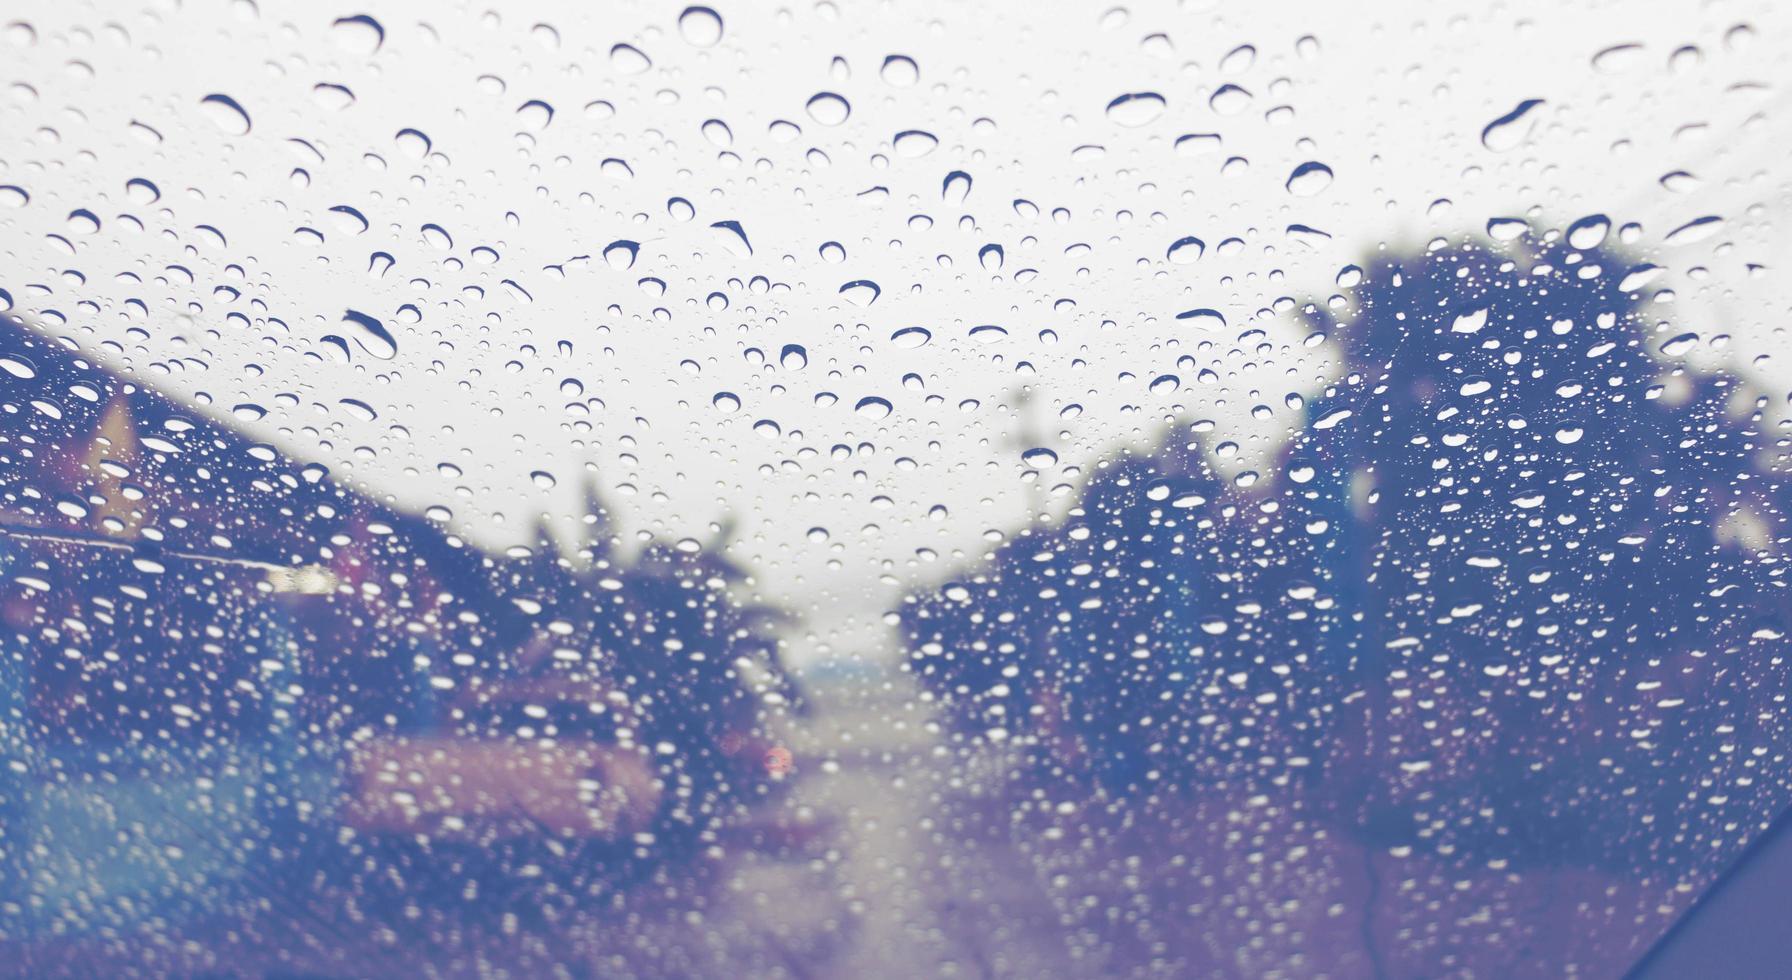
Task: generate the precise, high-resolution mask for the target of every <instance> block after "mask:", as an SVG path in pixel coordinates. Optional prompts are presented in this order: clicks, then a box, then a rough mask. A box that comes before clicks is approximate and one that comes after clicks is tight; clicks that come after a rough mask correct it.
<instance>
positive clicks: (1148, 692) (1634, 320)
mask: <svg viewBox="0 0 1792 980" xmlns="http://www.w3.org/2000/svg"><path fill="white" fill-rule="evenodd" d="M1601 227H1602V226H1601V225H1598V224H1597V223H1582V224H1580V225H1577V226H1576V229H1575V235H1574V237H1575V239H1576V240H1577V241H1578V242H1579V244H1580V245H1581V247H1579V248H1576V247H1575V246H1574V245H1571V244H1570V243H1569V241H1568V240H1567V238H1566V236H1564V235H1562V234H1560V233H1547V234H1545V233H1541V232H1539V233H1536V234H1532V235H1527V236H1524V237H1522V238H1520V239H1519V240H1517V241H1513V242H1510V243H1506V244H1495V243H1490V242H1487V241H1484V240H1480V239H1478V238H1470V239H1466V240H1464V241H1462V242H1460V243H1458V244H1444V243H1437V244H1434V246H1433V247H1431V248H1429V249H1427V250H1426V251H1424V252H1422V253H1419V254H1409V255H1402V256H1397V257H1386V258H1381V259H1377V260H1376V261H1373V262H1371V263H1367V264H1366V265H1367V268H1366V269H1356V268H1355V267H1352V268H1351V269H1348V270H1346V274H1345V276H1344V277H1341V284H1342V285H1345V286H1346V287H1348V288H1349V289H1350V292H1349V294H1348V295H1347V296H1345V297H1340V298H1339V299H1338V301H1337V302H1336V303H1334V304H1332V305H1331V306H1330V307H1329V308H1328V310H1327V311H1323V312H1322V311H1320V310H1318V308H1317V307H1315V308H1313V310H1312V312H1311V318H1312V319H1313V321H1314V323H1315V324H1316V325H1317V326H1318V327H1319V328H1320V329H1323V330H1325V331H1327V332H1328V333H1330V334H1331V335H1332V336H1333V338H1334V340H1335V342H1336V344H1337V349H1338V350H1339V352H1340V353H1341V355H1342V361H1343V363H1342V366H1341V370H1340V371H1339V372H1338V380H1337V381H1336V382H1335V383H1333V384H1332V385H1330V386H1329V387H1328V388H1327V390H1326V391H1325V393H1324V395H1323V397H1321V398H1319V399H1317V400H1316V401H1315V402H1314V403H1313V404H1312V405H1311V406H1310V407H1309V412H1308V423H1307V425H1306V427H1305V429H1304V430H1303V431H1302V432H1300V433H1298V434H1297V436H1296V438H1295V439H1294V440H1293V442H1292V444H1291V445H1290V447H1289V448H1288V450H1287V452H1286V453H1285V455H1284V456H1283V458H1282V462H1281V466H1280V472H1279V473H1278V474H1276V475H1275V476H1274V477H1273V478H1272V479H1269V480H1265V481H1263V482H1262V483H1261V484H1259V485H1256V486H1251V487H1240V486H1236V485H1232V484H1229V483H1228V482H1226V481H1223V480H1221V479H1220V478H1219V477H1218V476H1217V475H1216V474H1215V473H1214V472H1213V471H1212V469H1211V468H1210V466H1209V464H1208V462H1207V461H1206V459H1205V458H1204V456H1203V454H1202V453H1201V452H1200V450H1199V447H1196V446H1193V445H1190V446H1187V447H1184V446H1178V445H1170V446H1169V447H1167V448H1165V449H1163V450H1162V451H1160V452H1159V453H1157V454H1156V455H1155V456H1154V457H1152V458H1150V459H1126V460H1124V461H1122V462H1119V463H1115V464H1112V465H1110V466H1107V467H1105V468H1104V469H1103V470H1102V472H1101V473H1100V474H1099V475H1097V476H1096V477H1095V478H1094V479H1093V480H1092V481H1091V483H1090V484H1089V486H1088V488H1087V489H1086V490H1085V492H1084V495H1083V498H1082V500H1081V501H1080V502H1079V505H1078V506H1077V507H1076V508H1075V509H1073V510H1072V511H1071V512H1070V516H1069V517H1068V518H1067V519H1065V520H1064V521H1063V522H1062V524H1061V526H1050V525H1041V526H1038V527H1034V528H1030V529H1027V530H1025V531H1023V532H1021V533H1019V534H1017V535H1016V536H1015V538H1014V540H1013V541H1012V542H1011V543H1010V544H1008V545H1006V546H1005V547H1004V548H1003V549H1002V550H1001V551H1000V552H998V553H997V554H996V555H995V556H994V557H993V558H992V559H991V561H990V562H989V563H988V564H987V566H985V567H984V568H982V569H979V570H978V571H977V572H976V573H974V574H973V575H971V576H970V577H968V578H966V579H964V580H962V581H959V582H954V583H949V584H948V585H947V586H946V587H945V588H944V589H943V590H941V591H940V592H939V593H938V594H937V595H928V596H921V597H916V598H915V599H913V600H912V601H911V603H910V605H909V608H908V609H907V611H906V612H905V615H904V624H905V628H906V631H907V637H908V642H909V645H910V648H911V667H912V669H913V670H915V671H916V672H917V673H918V674H919V675H920V676H921V678H922V679H923V681H924V683H925V684H926V687H927V689H928V690H929V692H930V694H931V696H932V697H934V698H936V699H938V700H939V701H941V702H942V703H943V704H944V706H945V708H946V714H947V716H948V717H949V718H950V719H951V720H952V721H953V722H954V725H955V728H956V730H957V732H958V733H959V737H960V738H963V739H976V738H983V737H988V736H990V735H1007V736H1019V737H1020V739H1021V740H1022V741H1023V742H1032V741H1037V742H1040V743H1044V744H1047V745H1057V744H1059V743H1062V747H1059V748H1058V749H1057V750H1056V751H1055V752H1053V753H1052V756H1053V759H1054V761H1055V762H1056V764H1058V765H1060V766H1064V767H1066V768H1067V769H1068V770H1069V771H1071V772H1078V773H1088V774H1091V775H1092V776H1093V777H1094V778H1096V779H1097V780H1099V781H1100V782H1101V783H1102V784H1103V785H1104V786H1106V787H1107V788H1108V789H1110V790H1118V791H1129V790H1135V789H1138V788H1139V787H1141V786H1146V785H1156V786H1169V787H1176V786H1183V785H1187V784H1188V783H1190V782H1191V781H1194V780H1200V781H1209V780H1212V779H1215V778H1238V777H1248V778H1249V779H1251V780H1253V781H1259V782H1260V781H1262V780H1265V779H1268V780H1278V779H1281V778H1283V777H1284V775H1285V774H1287V773H1288V772H1290V771H1300V770H1306V771H1311V772H1314V773H1315V774H1316V775H1315V778H1316V779H1321V781H1320V782H1317V783H1309V784H1307V785H1308V786H1309V792H1310V794H1311V795H1309V797H1308V799H1309V801H1310V802H1312V803H1313V804H1315V805H1317V806H1319V807H1321V808H1324V809H1327V810H1329V811H1331V812H1332V813H1333V814H1334V816H1335V817H1337V818H1338V819H1341V820H1343V821H1344V822H1346V823H1347V824H1349V825H1351V826H1354V827H1357V828H1359V829H1360V830H1361V832H1362V833H1364V834H1366V835H1367V836H1368V837H1369V838H1370V839H1371V840H1374V841H1380V842H1385V843H1387V844H1389V845H1396V846H1410V847H1414V848H1415V849H1418V850H1424V851H1428V852H1432V853H1437V854H1446V855H1447V854H1457V855H1460V856H1461V857H1462V859H1465V860H1466V859H1470V856H1471V855H1472V859H1473V860H1477V861H1485V860H1489V859H1496V860H1497V859H1505V860H1511V861H1515V862H1527V861H1528V862H1544V863H1550V862H1558V861H1575V862H1578V863H1588V862H1593V863H1598V862H1615V863H1618V864H1622V865H1624V866H1626V867H1636V866H1639V865H1638V862H1654V864H1653V865H1644V866H1659V867H1660V869H1661V871H1662V873H1663V874H1664V876H1667V877H1668V878H1671V877H1672V876H1673V875H1674V873H1675V872H1674V870H1673V866H1674V865H1676V864H1684V863H1685V862H1688V861H1693V860H1700V859H1708V858H1706V857H1705V855H1707V854H1708V853H1710V852H1711V849H1712V848H1713V847H1714V846H1716V845H1717V844H1719V843H1721V842H1722V841H1723V840H1725V839H1726V835H1730V836H1729V838H1728V839H1731V840H1733V839H1734V836H1733V835H1734V833H1735V831H1734V829H1733V828H1734V827H1735V826H1736V825H1737V824H1738V822H1740V823H1742V824H1747V823H1748V822H1750V821H1759V820H1760V819H1762V818H1763V816H1764V815H1765V814H1769V813H1771V812H1772V811H1774V810H1777V808H1778V807H1779V806H1780V805H1781V804H1782V803H1783V802H1784V801H1785V799H1786V798H1787V793H1786V790H1785V788H1784V780H1783V779H1780V778H1778V777H1774V776H1772V774H1771V773H1769V772H1766V771H1764V770H1763V769H1762V768H1761V767H1762V766H1764V765H1766V764H1767V760H1771V759H1774V758H1780V757H1782V755H1781V754H1782V753H1783V752H1784V751H1785V750H1786V749H1787V747H1788V746H1787V744H1786V741H1787V740H1786V738H1785V736H1784V735H1783V734H1782V733H1784V732H1785V731H1786V729H1787V726H1786V724H1785V698H1784V694H1783V692H1784V690H1785V680H1786V678H1785V667H1784V639H1783V635H1784V630H1783V627H1782V626H1781V625H1780V621H1781V615H1782V607H1783V605H1784V603H1785V589H1784V565H1783V564H1782V561H1783V553H1782V548H1781V545H1782V544H1783V542H1784V540H1785V538H1786V527H1785V524H1784V517H1783V510H1782V508H1781V504H1780V503H1779V501H1780V498H1781V495H1782V491H1781V489H1780V487H1779V483H1778V477H1777V475H1775V474H1773V473H1770V472H1768V467H1767V466H1766V465H1765V464H1766V463H1767V459H1766V450H1767V449H1768V445H1767V443H1768V440H1767V439H1766V438H1765V437H1764V436H1763V424H1762V415H1761V410H1762V405H1763V403H1762V402H1760V401H1759V400H1751V399H1750V398H1749V397H1748V396H1746V395H1744V394H1743V392H1742V388H1741V386H1740V385H1739V383H1738V382H1737V381H1736V380H1735V379H1734V378H1730V377H1727V376H1725V375H1722V374H1707V373H1700V372H1697V371H1694V370H1691V369H1690V368H1688V367H1686V366H1685V365H1684V364H1682V363H1680V362H1679V361H1678V360H1677V359H1678V358H1679V357H1681V356H1682V355H1684V354H1686V353H1687V352H1688V351H1689V350H1692V349H1694V348H1696V347H1697V343H1696V339H1695V338H1691V337H1689V336H1687V335H1685V334H1683V333H1682V332H1681V331H1679V330H1677V329H1675V328H1673V327H1671V326H1670V325H1669V324H1667V323H1665V322H1657V321H1655V320H1654V319H1652V318H1651V317H1650V316H1649V315H1648V314H1647V313H1646V312H1645V311H1646V309H1647V308H1650V306H1651V301H1652V297H1651V295H1650V293H1649V292H1648V291H1647V290H1646V289H1645V288H1644V283H1643V281H1644V280H1645V279H1646V278H1647V276H1646V275H1645V273H1646V271H1647V269H1646V268H1645V267H1642V266H1636V265H1633V264H1632V263H1630V262H1627V261H1626V260H1624V259H1623V258H1622V257H1621V256H1620V255H1618V254H1616V253H1615V252H1612V251H1609V250H1606V249H1603V248H1601V247H1599V244H1598V243H1597V242H1594V241H1589V240H1588V239H1590V238H1593V237H1594V231H1595V230H1596V229H1599V228H1601ZM1663 299H1664V300H1665V299H1666V297H1663ZM1334 314H1337V316H1336V317H1334ZM1762 794H1765V795H1766V798H1763V797H1762ZM1663 828H1675V832H1674V834H1673V835H1671V836H1670V835H1668V834H1664V832H1663Z"/></svg>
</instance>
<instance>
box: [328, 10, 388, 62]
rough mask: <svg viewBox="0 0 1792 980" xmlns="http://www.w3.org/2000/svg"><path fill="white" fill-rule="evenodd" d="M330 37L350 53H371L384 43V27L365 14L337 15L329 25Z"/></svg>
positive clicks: (375, 51) (364, 54)
mask: <svg viewBox="0 0 1792 980" xmlns="http://www.w3.org/2000/svg"><path fill="white" fill-rule="evenodd" d="M330 38H331V39H332V40H334V41H335V42H336V46H337V47H339V48H341V49H342V50H344V51H347V52H349V53H350V54H356V55H362V56H366V55H371V54H375V53H377V52H378V51H379V49H380V46H381V45H383V44H385V43H386V29H385V28H384V27H382V26H380V22H379V21H377V20H374V19H373V18H372V17H369V16H367V15H366V14H355V15H353V16H349V17H338V18H337V19H336V20H335V21H334V22H332V23H331V25H330Z"/></svg>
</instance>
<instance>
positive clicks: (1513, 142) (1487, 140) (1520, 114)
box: [1481, 99, 1543, 153]
mask: <svg viewBox="0 0 1792 980" xmlns="http://www.w3.org/2000/svg"><path fill="white" fill-rule="evenodd" d="M1542 104H1543V100H1542V99H1525V100H1524V101H1523V102H1520V103H1518V105H1517V106H1516V107H1514V108H1513V109H1512V111H1511V112H1508V113H1506V114H1505V115H1503V116H1501V117H1499V118H1498V119H1495V120H1494V121H1493V122H1490V123H1488V124H1487V128H1485V129H1483V130H1481V145H1482V146H1485V147H1487V148H1488V149H1489V150H1492V151H1494V152H1495V153H1503V152H1505V151H1507V150H1510V149H1512V148H1513V147H1516V146H1518V145H1519V144H1520V143H1523V142H1524V141H1525V137H1527V136H1529V135H1530V133H1531V127H1532V126H1533V125H1534V124H1535V123H1536V119H1534V118H1531V117H1530V115H1531V110H1532V109H1535V108H1537V107H1538V106H1540V105H1542Z"/></svg>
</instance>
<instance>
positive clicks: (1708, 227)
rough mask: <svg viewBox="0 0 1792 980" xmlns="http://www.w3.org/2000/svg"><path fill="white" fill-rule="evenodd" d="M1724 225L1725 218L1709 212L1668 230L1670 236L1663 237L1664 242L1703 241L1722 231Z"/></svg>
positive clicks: (1684, 243)
mask: <svg viewBox="0 0 1792 980" xmlns="http://www.w3.org/2000/svg"><path fill="white" fill-rule="evenodd" d="M1723 227H1724V219H1723V218H1721V217H1719V216H1717V215H1715V214H1708V215H1705V216H1704V217H1702V218H1694V219H1692V220H1691V221H1688V222H1687V223H1686V224H1683V225H1681V226H1680V227H1678V228H1675V229H1674V230H1673V231H1670V232H1668V237H1666V238H1664V239H1662V242H1663V243H1664V244H1667V245H1691V244H1693V243H1694V242H1702V241H1704V240H1705V239H1707V238H1710V237H1711V236H1712V235H1715V234H1717V233H1718V232H1720V231H1722V230H1723Z"/></svg>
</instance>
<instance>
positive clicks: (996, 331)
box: [970, 323, 1008, 344]
mask: <svg viewBox="0 0 1792 980" xmlns="http://www.w3.org/2000/svg"><path fill="white" fill-rule="evenodd" d="M1007 337H1008V331H1007V329H1005V328H1003V327H998V326H996V325H995V324H993V323H985V324H983V325H982V326H977V327H972V328H971V331H970V338H971V339H972V340H973V341H975V342H977V343H979V344H996V343H1000V342H1002V341H1003V340H1005V339H1007Z"/></svg>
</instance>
